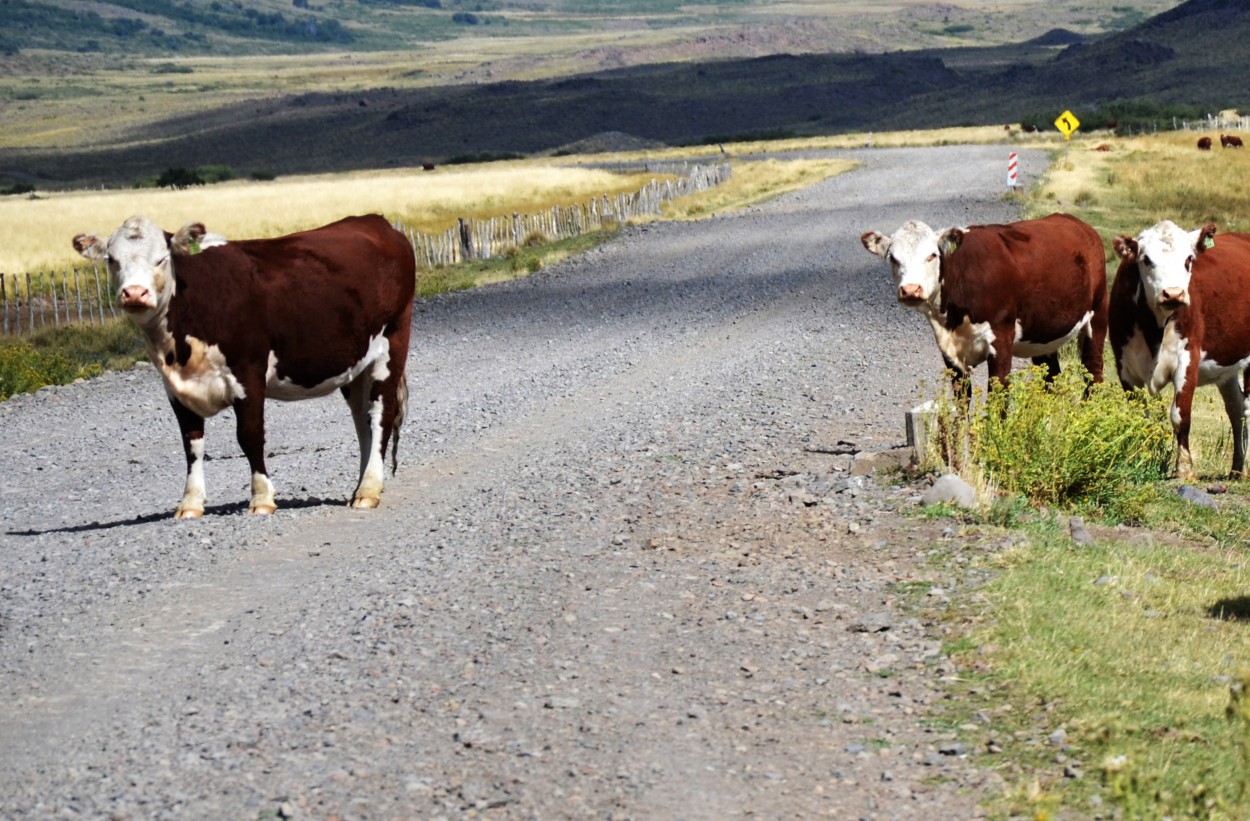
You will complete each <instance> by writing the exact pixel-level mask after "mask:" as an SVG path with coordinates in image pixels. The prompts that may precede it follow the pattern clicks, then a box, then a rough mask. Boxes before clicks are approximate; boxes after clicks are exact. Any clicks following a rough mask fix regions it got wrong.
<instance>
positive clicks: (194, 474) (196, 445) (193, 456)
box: [169, 396, 207, 519]
mask: <svg viewBox="0 0 1250 821" xmlns="http://www.w3.org/2000/svg"><path fill="white" fill-rule="evenodd" d="M169 404H171V405H172V406H173V408H174V416H175V417H176V418H177V419H178V429H179V431H181V433H182V451H183V453H185V454H186V457H187V484H186V487H184V488H183V489H182V501H181V502H179V503H178V509H177V510H175V511H174V518H175V519H198V518H200V517H201V516H203V515H204V500H205V498H206V497H207V494H206V493H205V490H204V417H203V416H200V415H199V414H198V413H195V412H194V411H191V410H188V409H187V406H186V405H184V404H182V403H181V402H179V401H178V400H177V399H175V398H174V397H172V396H171V397H169Z"/></svg>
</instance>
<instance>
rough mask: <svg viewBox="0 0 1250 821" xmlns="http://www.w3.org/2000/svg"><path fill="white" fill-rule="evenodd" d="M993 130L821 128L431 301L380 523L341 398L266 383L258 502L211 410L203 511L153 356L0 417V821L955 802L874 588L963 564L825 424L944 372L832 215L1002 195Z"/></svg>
mask: <svg viewBox="0 0 1250 821" xmlns="http://www.w3.org/2000/svg"><path fill="white" fill-rule="evenodd" d="M1007 153H1008V149H1007V148H1005V147H1002V146H998V147H945V148H934V149H905V150H870V151H858V152H855V151H853V152H846V154H847V156H852V157H854V158H856V159H858V160H861V161H862V166H861V167H860V168H859V169H858V170H856V171H854V172H853V173H850V174H847V175H845V176H843V177H840V178H838V179H834V180H830V181H827V182H825V183H822V184H820V185H817V186H814V187H812V188H809V189H806V190H804V191H802V192H799V193H796V194H793V195H790V196H787V197H785V198H782V199H779V200H776V201H773V202H770V203H768V204H765V205H762V206H757V207H753V208H750V209H748V210H746V211H744V212H740V213H734V214H730V215H725V216H720V217H716V218H712V219H709V220H706V221H702V222H699V223H682V224H676V223H674V224H665V223H661V224H654V225H648V226H641V227H633V228H630V229H628V230H626V231H625V232H624V233H623V234H622V235H621V236H620V237H619V238H618V239H616V240H614V241H613V242H611V243H609V244H607V245H605V246H602V247H601V248H599V249H597V250H595V251H592V252H590V253H588V254H585V255H584V256H581V257H579V258H576V259H572V260H568V261H566V262H564V263H562V264H560V265H557V266H554V267H552V268H550V269H547V270H545V271H542V272H540V273H538V274H536V275H534V276H532V277H530V278H528V279H525V280H522V281H517V282H513V283H508V284H503V285H499V286H492V287H488V288H483V289H480V290H478V291H474V292H468V293H462V294H455V295H449V296H446V297H441V298H438V299H433V300H429V301H425V302H422V303H420V304H419V305H418V307H417V311H416V315H415V319H414V335H413V343H412V352H411V356H410V360H409V371H408V373H409V384H410V387H411V392H412V396H411V401H410V407H409V413H408V420H407V422H406V424H405V426H404V429H403V431H404V435H403V440H402V443H401V447H400V470H399V474H398V476H396V477H395V478H393V479H391V480H390V482H389V484H388V486H387V490H386V493H385V495H384V496H383V500H382V507H381V508H380V509H378V510H376V511H370V512H360V511H353V510H351V509H349V508H347V507H346V506H345V504H344V502H345V501H346V499H347V498H348V497H349V495H350V493H351V490H352V487H353V483H354V480H355V473H354V471H355V464H356V458H357V457H356V445H355V443H354V436H353V433H352V425H351V421H350V417H349V414H348V413H347V410H346V408H345V407H344V406H343V404H342V403H341V402H339V401H337V400H336V399H334V398H329V399H324V400H318V401H313V402H304V403H296V404H289V405H282V404H277V403H273V404H270V406H269V410H268V412H269V425H268V428H269V437H268V438H269V443H270V448H271V451H272V454H273V455H272V458H270V459H269V467H270V470H271V471H272V475H273V479H274V482H275V485H276V486H277V490H278V502H279V505H280V509H279V511H278V513H277V514H275V515H274V516H272V517H268V518H263V517H250V516H248V515H247V513H246V499H247V487H248V478H249V477H248V471H247V466H246V462H245V461H244V460H243V459H242V456H241V454H240V452H239V450H238V447H237V445H236V444H235V442H234V433H233V426H234V422H233V418H232V415H231V414H229V413H227V414H223V415H222V416H220V417H217V418H215V419H212V420H209V428H208V432H207V440H208V452H209V454H210V459H211V461H209V462H208V465H207V471H206V472H207V481H208V491H209V509H208V514H207V516H206V517H205V518H204V519H202V520H200V521H192V522H175V521H174V520H172V519H171V518H170V516H171V514H172V512H173V509H174V506H175V505H176V504H177V501H178V497H179V494H180V492H181V487H182V481H183V475H182V474H183V465H182V455H181V449H180V448H179V445H178V433H177V427H176V424H175V422H174V419H173V415H172V413H171V412H170V411H169V408H168V406H167V404H166V400H165V398H164V394H163V392H162V389H161V387H160V385H159V380H158V378H157V376H156V375H155V373H154V372H153V371H152V369H151V368H150V367H146V366H142V367H139V368H136V369H135V370H134V371H130V372H127V373H120V374H110V375H106V376H104V377H102V378H100V379H96V380H93V381H91V382H87V383H82V384H78V385H72V386H67V387H63V388H55V389H45V390H42V391H40V392H39V393H38V394H37V395H35V396H33V397H29V396H28V397H17V398H15V399H13V400H11V401H10V402H7V403H4V404H3V405H0V489H2V491H3V492H2V495H0V551H2V558H0V703H2V704H3V707H2V708H0V817H4V818H22V819H25V818H31V819H45V818H112V819H149V818H160V819H163V818H188V819H258V818H275V817H293V818H309V819H331V818H337V819H343V820H344V821H346V820H347V819H401V818H413V819H428V818H449V819H450V818H471V817H478V818H544V819H551V818H612V819H618V818H619V819H626V818H630V819H634V818H636V819H653V818H654V819H722V818H734V817H742V816H753V817H759V818H783V817H806V816H829V817H835V818H938V817H941V818H968V817H973V816H975V815H976V803H977V801H978V799H979V798H980V797H981V796H983V795H985V794H987V791H991V790H993V789H994V787H995V784H996V776H994V775H992V774H989V773H986V772H984V771H980V770H977V769H976V768H975V767H973V766H972V765H971V764H970V763H969V762H968V761H967V757H966V755H963V750H962V748H961V747H960V745H959V744H958V743H957V742H956V741H955V740H954V736H953V735H952V734H950V733H944V732H942V731H940V730H938V729H935V728H936V727H939V726H942V725H941V723H940V722H936V723H935V722H932V721H928V720H927V719H928V718H932V717H934V716H940V712H939V711H940V708H941V702H942V694H941V692H940V691H939V690H938V689H937V687H936V684H937V682H938V679H939V678H940V677H941V675H943V674H944V673H946V672H949V670H948V669H947V667H946V666H945V664H946V662H945V660H944V658H943V657H942V646H941V643H940V638H941V637H940V635H938V634H937V633H936V632H935V630H936V628H935V627H933V626H931V625H927V624H924V623H922V622H921V621H919V620H917V619H916V618H914V617H910V616H909V615H908V614H907V612H906V611H905V610H903V609H901V608H900V607H898V606H897V603H896V601H895V600H896V597H897V595H898V594H897V592H896V591H897V590H898V586H899V585H900V583H919V584H932V585H934V586H939V587H940V586H943V585H948V584H951V583H957V580H955V581H954V582H947V581H945V580H944V577H943V576H942V572H943V571H941V570H940V569H937V568H932V567H929V566H927V565H926V563H925V559H926V556H927V554H928V553H929V551H930V550H931V549H932V547H933V545H934V543H935V542H936V541H937V540H939V539H942V538H943V534H942V531H941V527H942V526H941V524H940V523H939V524H932V523H926V522H922V521H919V520H915V519H908V518H905V517H903V516H901V515H900V514H899V513H898V511H899V510H900V509H901V508H904V507H906V506H909V505H912V504H914V499H915V494H916V492H917V490H916V488H915V487H906V486H903V487H896V486H892V485H890V484H889V483H887V482H884V481H882V482H878V481H876V480H874V479H873V478H871V477H868V478H864V477H858V476H851V475H850V470H849V468H850V463H851V457H850V456H849V455H846V454H843V453H835V452H834V451H839V450H850V449H851V448H850V447H849V446H848V445H847V444H846V443H853V446H854V447H856V448H862V449H867V450H876V449H884V448H889V447H893V446H897V445H901V444H902V443H903V441H902V440H903V429H902V408H904V407H906V406H907V405H908V404H909V403H912V402H913V401H915V400H916V399H917V398H919V397H920V391H921V385H922V383H925V382H926V381H927V383H928V384H930V385H931V384H933V383H934V382H935V380H936V374H937V371H938V369H939V368H940V366H941V361H940V357H939V355H938V353H937V351H936V348H935V346H934V345H933V342H932V338H931V336H930V333H929V330H928V328H927V326H926V325H925V324H924V323H923V322H922V320H921V319H920V318H919V317H917V316H916V315H914V314H912V313H910V312H907V311H904V310H903V309H902V308H900V307H899V306H898V305H897V304H895V302H894V300H893V299H892V286H891V283H890V280H889V276H888V273H887V271H886V270H885V267H884V265H882V264H881V262H880V261H879V260H876V259H874V258H872V257H871V256H870V255H869V254H868V253H866V252H865V251H864V250H863V249H862V247H861V246H860V245H859V241H858V237H859V235H860V233H862V232H863V231H864V230H867V229H869V228H876V229H879V230H883V231H892V230H893V229H894V228H896V227H897V226H898V225H899V224H901V223H902V222H903V221H904V220H905V219H908V218H912V217H918V218H921V219H925V220H927V221H929V222H930V223H931V224H934V225H935V226H945V225H950V224H955V223H962V224H966V223H971V222H985V221H1001V220H1004V219H1011V218H1014V216H1015V215H1014V213H1013V206H1012V205H1011V204H1010V203H1008V202H1005V201H1004V198H1003V193H1004V188H1005V183H1006V179H1005V174H1006V169H1005V166H1006V159H1007ZM1021 161H1022V171H1023V173H1024V175H1025V178H1026V179H1031V178H1033V176H1034V175H1036V174H1039V173H1040V172H1041V171H1042V169H1043V167H1044V163H1045V157H1044V155H1042V154H1041V153H1037V152H1022V154H1021ZM192 216H194V215H188V217H189V218H190V217H192ZM90 227H96V226H84V228H90ZM100 227H101V228H102V227H104V226H100ZM209 227H210V228H211V226H209ZM68 240H69V238H68V237H67V238H66V242H68ZM947 539H948V541H949V535H948V536H947Z"/></svg>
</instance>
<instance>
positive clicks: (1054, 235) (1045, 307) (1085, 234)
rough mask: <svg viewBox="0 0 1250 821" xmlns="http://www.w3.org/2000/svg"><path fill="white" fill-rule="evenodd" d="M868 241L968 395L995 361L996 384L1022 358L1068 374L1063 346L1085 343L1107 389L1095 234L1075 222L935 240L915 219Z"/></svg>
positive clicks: (1102, 261) (1103, 273)
mask: <svg viewBox="0 0 1250 821" xmlns="http://www.w3.org/2000/svg"><path fill="white" fill-rule="evenodd" d="M860 242H861V243H863V245H864V247H865V248H867V249H868V250H869V251H870V252H872V253H873V254H876V255H877V256H879V257H881V258H882V259H884V260H886V261H887V262H888V263H889V264H890V268H891V270H892V271H893V272H894V280H895V282H896V283H897V284H898V301H899V302H900V303H902V304H903V305H905V306H907V307H909V308H912V309H913V310H916V311H918V312H920V313H921V314H923V315H924V316H925V318H927V319H928V320H929V324H930V325H931V326H932V327H933V335H934V337H935V338H936V339H937V344H938V349H939V350H940V351H941V352H942V358H943V359H944V360H945V362H946V365H947V367H948V368H950V369H951V370H952V371H954V372H955V379H956V383H957V386H958V385H959V383H962V386H961V387H962V390H963V392H964V393H965V395H966V394H967V391H969V390H970V383H969V381H968V379H967V377H969V376H970V375H971V373H972V370H973V368H975V367H976V366H977V365H979V364H981V363H982V362H985V361H987V360H988V361H989V368H990V377H991V385H992V384H993V382H994V380H998V381H999V382H1002V381H1003V380H1005V379H1006V378H1007V376H1008V374H1009V373H1010V372H1011V358H1012V356H1013V355H1014V356H1019V357H1028V358H1030V359H1032V360H1033V362H1034V363H1036V364H1039V365H1045V366H1046V368H1047V370H1048V372H1049V374H1050V375H1051V377H1053V376H1054V375H1056V374H1058V373H1059V348H1061V347H1062V346H1063V345H1064V343H1066V342H1067V341H1068V340H1070V339H1073V338H1075V337H1078V336H1079V337H1080V348H1081V361H1082V362H1083V363H1084V365H1085V367H1086V368H1087V369H1088V370H1089V372H1090V374H1091V375H1092V376H1093V378H1094V381H1096V382H1098V381H1102V368H1103V362H1102V357H1103V342H1104V341H1105V339H1106V333H1107V263H1106V257H1105V255H1104V251H1103V246H1102V240H1101V239H1100V238H1099V237H1098V233H1097V232H1096V231H1094V229H1093V228H1091V227H1089V226H1088V225H1086V224H1085V223H1084V222H1081V221H1080V220H1079V219H1077V218H1076V217H1072V216H1069V215H1067V214H1051V215H1050V216H1048V217H1045V218H1043V219H1037V220H1025V221H1023V222H1013V223H1009V224H1007V225H974V226H972V227H970V228H949V229H947V230H945V231H942V232H941V233H937V232H935V231H934V230H933V229H932V228H930V227H929V226H928V225H925V224H924V223H923V222H918V221H911V222H907V223H905V224H904V225H903V227H902V228H899V229H898V230H897V231H895V232H894V235H893V236H890V237H887V236H884V235H882V234H879V233H877V232H876V231H869V232H867V233H865V234H864V235H863V236H862V237H860Z"/></svg>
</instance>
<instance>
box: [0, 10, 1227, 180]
mask: <svg viewBox="0 0 1250 821" xmlns="http://www.w3.org/2000/svg"><path fill="white" fill-rule="evenodd" d="M1057 49H1058V50H1059V51H1058V53H1056V50H1057ZM1247 56H1250V0H1238V2H1232V1H1231V0H1189V1H1188V2H1186V3H1183V4H1181V5H1179V6H1177V7H1175V8H1173V9H1171V10H1169V11H1168V12H1166V13H1164V14H1161V15H1158V16H1157V17H1154V18H1151V19H1150V20H1147V21H1145V22H1143V23H1142V24H1140V25H1138V26H1135V27H1133V28H1131V29H1127V30H1125V31H1122V32H1118V33H1116V34H1111V35H1105V36H1102V37H1098V38H1082V37H1080V36H1079V35H1076V34H1074V33H1073V32H1070V31H1065V30H1063V29H1054V30H1052V31H1050V32H1047V33H1046V34H1045V35H1043V36H1042V37H1039V38H1034V39H1033V40H1031V41H1029V42H1027V43H1019V44H1015V45H1013V46H1010V47H1000V48H987V49H976V48H961V49H949V50H945V49H934V50H926V51H897V52H890V53H885V54H862V53H860V54H840V53H831V54H799V55H789V54H775V55H770V56H767V57H762V58H755V59H735V60H706V61H701V62H700V61H690V62H669V63H656V64H650V65H642V66H633V67H622V68H616V69H612V70H606V71H600V72H596V73H590V74H582V75H576V76H563V77H560V78H557V79H552V80H533V81H526V82H521V81H516V80H509V81H506V82H493V83H492V82H482V83H466V84H459V85H449V86H439V87H431V88H424V89H396V88H372V89H367V90H363V91H359V92H318V93H307V94H302V95H297V96H274V97H268V98H264V99H257V100H249V101H246V102H240V103H237V104H233V105H229V106H224V107H218V108H206V109H204V110H202V111H198V112H196V113H194V114H190V115H184V116H181V117H177V118H170V119H167V120H164V121H162V122H159V123H157V124H155V125H153V126H149V127H145V128H144V130H143V132H142V133H141V134H136V135H135V138H136V139H135V142H134V143H133V144H132V145H128V146H117V147H103V146H97V147H93V148H92V149H90V150H87V149H82V150H78V149H61V150H53V149H3V150H0V169H6V170H5V171H3V172H0V178H8V179H11V180H23V181H24V180H33V181H35V184H38V185H40V186H42V187H49V188H52V187H69V186H81V185H84V184H88V185H92V184H108V185H117V184H122V185H130V184H133V183H134V182H135V181H136V180H140V179H143V178H145V177H150V178H154V177H155V176H157V175H158V174H160V173H161V171H163V170H164V169H166V168H170V167H179V166H182V167H188V168H189V167H196V166H198V165H203V164H210V163H220V164H225V165H229V166H231V167H232V168H234V169H235V170H236V171H237V172H239V173H248V172H250V171H252V170H254V169H264V170H266V171H269V172H272V173H276V174H280V175H285V174H295V173H310V172H331V171H344V170H356V169H364V168H386V167H395V166H413V165H421V164H423V163H430V162H437V163H446V162H449V161H457V160H458V159H464V158H487V157H491V156H507V155H516V154H550V153H552V152H555V151H569V152H572V151H579V152H580V151H584V150H588V149H589V150H595V148H594V147H596V146H600V145H603V146H607V145H609V144H610V143H611V142H613V140H616V141H620V140H623V139H624V138H623V137H620V138H615V137H614V138H613V140H609V139H607V138H605V137H604V135H605V134H612V133H613V132H616V133H619V134H620V135H628V136H629V143H630V145H636V146H640V147H641V146H647V145H653V144H658V143H663V144H668V145H681V144H709V143H710V144H713V145H714V144H715V143H718V142H720V143H724V142H732V141H735V140H740V139H768V138H778V137H790V136H799V137H801V136H812V135H819V134H838V133H847V132H855V131H870V130H891V129H900V130H906V129H918V128H940V127H944V126H950V125H986V124H998V125H1002V124H1010V123H1018V122H1021V121H1022V120H1023V119H1025V118H1026V117H1028V118H1030V119H1036V121H1037V122H1038V123H1042V124H1049V122H1050V121H1051V119H1053V116H1051V117H1043V116H1041V115H1044V114H1045V112H1048V111H1053V112H1055V113H1056V114H1057V113H1058V112H1060V111H1063V110H1064V109H1067V108H1071V109H1072V110H1073V111H1077V112H1082V111H1088V112H1090V113H1093V112H1094V111H1095V110H1097V109H1100V108H1102V107H1105V106H1107V105H1108V104H1111V103H1117V104H1118V103H1121V102H1130V103H1134V102H1139V103H1146V104H1148V105H1147V107H1148V108H1149V107H1150V106H1154V107H1158V106H1174V107H1175V106H1184V107H1186V108H1189V109H1194V110H1198V111H1207V112H1217V111H1221V110H1223V109H1240V110H1247V109H1250V83H1247V81H1246V72H1245V70H1244V69H1245V67H1246V66H1247V64H1250V60H1247V59H1246V58H1247ZM1034 115H1037V116H1036V117H1034ZM1195 116H1201V115H1200V114H1198V115H1195ZM1093 119H1094V118H1092V117H1091V118H1086V122H1087V123H1089V122H1090V121H1091V120H1093ZM1167 119H1168V120H1169V121H1170V120H1171V119H1172V117H1171V116H1170V115H1169V116H1168V117H1167Z"/></svg>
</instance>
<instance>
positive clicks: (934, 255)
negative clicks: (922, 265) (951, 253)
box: [924, 252, 937, 262]
mask: <svg viewBox="0 0 1250 821" xmlns="http://www.w3.org/2000/svg"><path fill="white" fill-rule="evenodd" d="M935 259H937V253H936V252H934V253H932V254H929V256H927V257H925V260H924V261H925V262H933V260H935Z"/></svg>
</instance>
